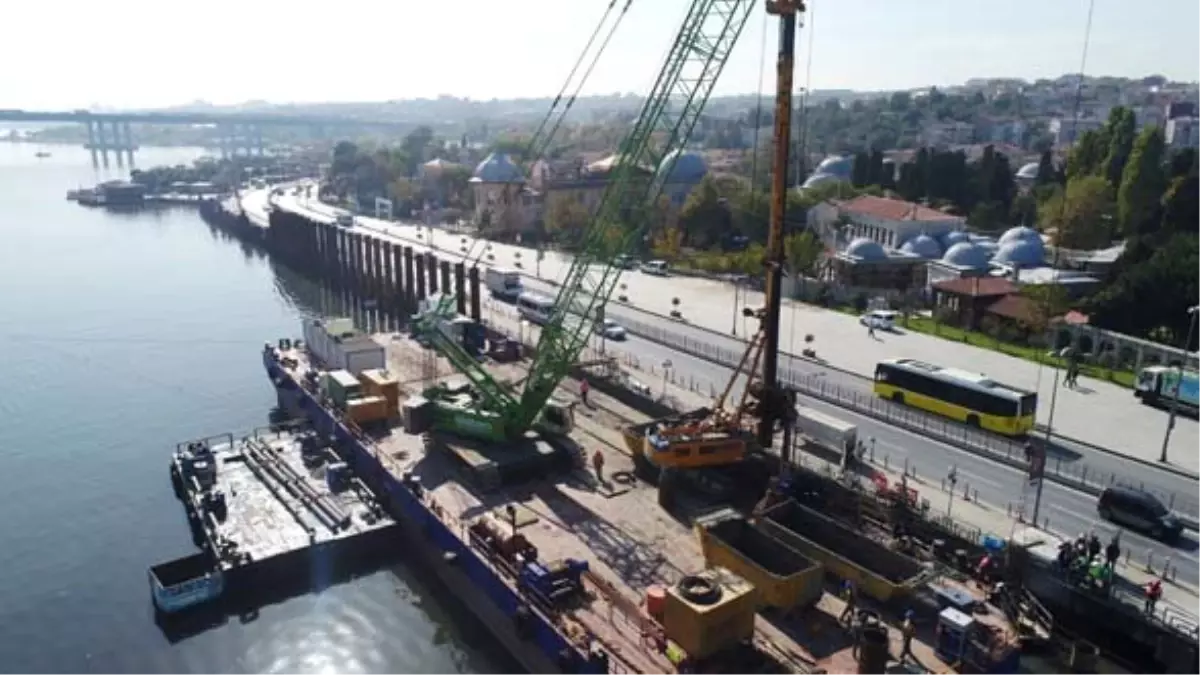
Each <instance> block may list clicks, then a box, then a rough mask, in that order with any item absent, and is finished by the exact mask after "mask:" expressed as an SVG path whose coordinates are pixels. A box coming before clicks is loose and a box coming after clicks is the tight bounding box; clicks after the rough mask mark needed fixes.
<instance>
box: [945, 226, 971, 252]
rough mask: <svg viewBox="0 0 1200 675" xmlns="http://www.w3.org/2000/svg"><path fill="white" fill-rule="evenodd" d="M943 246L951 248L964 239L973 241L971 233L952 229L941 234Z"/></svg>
mask: <svg viewBox="0 0 1200 675" xmlns="http://www.w3.org/2000/svg"><path fill="white" fill-rule="evenodd" d="M941 240H942V246H944V247H945V248H946V250H949V249H950V247H952V246H954V245H955V244H961V243H962V242H964V241H971V235H969V234H967V233H966V232H964V231H962V230H951V231H949V232H947V233H945V234H943V235H942V236H941Z"/></svg>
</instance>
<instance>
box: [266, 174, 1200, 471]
mask: <svg viewBox="0 0 1200 675" xmlns="http://www.w3.org/2000/svg"><path fill="white" fill-rule="evenodd" d="M256 193H257V195H256ZM266 195H267V192H266V191H250V192H247V193H246V194H245V195H244V197H243V205H244V207H245V208H247V210H251V209H255V208H262V207H261V206H259V205H260V204H263V203H264V201H265V199H266ZM276 200H277V203H278V204H279V205H280V206H281V207H283V208H288V209H294V210H297V211H299V212H310V213H315V214H319V215H321V216H323V217H324V219H326V220H332V218H333V216H334V215H335V214H336V212H337V210H336V209H334V208H333V207H330V206H328V205H326V204H322V203H320V202H318V201H317V200H315V199H311V200H305V199H303V198H301V197H297V196H294V195H284V196H283V197H278V198H276ZM356 223H357V224H356V228H358V229H360V230H362V231H364V232H374V233H377V234H386V235H388V236H390V237H394V238H397V239H400V240H403V241H405V242H407V243H409V244H411V245H414V246H416V247H417V248H426V247H431V248H433V249H434V250H437V251H439V252H442V253H448V254H451V255H461V250H462V248H463V247H464V246H465V247H466V248H467V249H468V250H473V252H474V253H478V252H479V250H480V249H482V247H483V244H480V245H479V247H475V241H474V240H473V239H472V238H471V237H469V236H464V235H461V234H457V233H451V232H447V231H444V230H439V229H437V228H432V229H431V228H428V227H425V226H420V225H414V224H405V223H394V222H386V221H381V220H377V219H374V218H368V217H363V216H358V217H357V218H356ZM418 235H419V237H418ZM490 246H491V248H490V250H489V253H490V254H491V255H492V259H491V260H490V261H489V260H486V258H485V260H484V262H485V263H487V264H493V265H496V266H501V267H510V268H511V267H515V266H516V264H517V263H518V262H519V263H520V264H521V271H522V272H523V273H525V274H526V275H528V276H529V277H530V278H531V281H530V286H531V287H532V288H535V289H538V290H543V289H544V290H545V291H546V292H553V290H554V289H553V284H554V283H555V282H556V281H557V280H558V279H560V278H562V276H563V275H564V274H565V272H566V269H567V266H568V265H569V264H570V256H568V255H566V254H563V253H559V252H555V251H548V252H546V253H545V255H544V259H543V260H542V261H541V263H540V265H539V263H538V262H537V252H536V251H535V250H533V249H530V248H527V247H521V246H514V245H509V244H499V243H494V242H493V243H490ZM538 280H541V281H542V282H543V283H540V284H539V283H538ZM621 283H622V284H623V288H622V290H620V291H618V294H624V295H627V296H628V297H629V298H630V300H631V301H632V302H631V303H629V304H620V303H616V302H614V303H612V304H610V307H609V316H611V317H612V318H614V319H615V320H617V321H621V320H622V319H624V318H626V317H628V318H629V319H630V320H631V321H630V323H634V322H636V323H637V324H641V325H647V326H652V327H654V328H656V329H659V330H662V331H665V332H669V333H672V334H677V335H684V336H686V337H687V339H688V340H690V341H693V342H695V343H700V344H708V345H711V346H713V347H714V348H716V349H724V350H731V351H735V352H738V351H741V350H742V349H743V348H744V347H743V343H741V342H740V340H739V339H736V338H734V337H733V336H732V330H733V328H734V323H735V322H737V324H738V325H737V330H738V335H739V336H744V335H746V328H749V327H750V326H749V325H748V324H743V322H742V321H741V319H738V318H736V315H735V303H736V306H737V307H741V306H743V305H745V304H749V305H751V306H758V305H761V304H762V302H763V299H762V294H761V293H757V292H754V291H745V290H743V291H742V292H740V293H737V297H738V299H737V300H736V301H735V288H734V287H733V285H732V284H729V283H725V282H721V281H716V280H711V279H704V278H697V277H688V276H670V277H657V276H652V275H647V274H643V273H641V272H636V271H632V272H626V273H625V274H624V276H623V277H622V279H621ZM674 299H678V300H679V303H678V305H674V304H673V302H672V301H673V300H674ZM675 307H677V308H678V309H679V311H680V312H681V313H682V314H683V316H684V318H685V319H686V323H683V322H678V321H673V320H671V319H669V318H667V316H666V315H667V314H668V313H669V312H670V311H671V310H672V309H673V308H675ZM805 335H812V336H813V338H814V341H813V343H812V345H811V346H812V347H813V348H815V349H816V351H817V354H818V356H819V357H820V363H819V364H812V363H810V364H808V367H809V368H810V369H813V370H817V371H820V372H822V373H823V376H824V377H828V378H829V379H830V381H838V382H846V383H847V384H850V383H851V382H852V381H856V382H853V385H854V386H857V387H859V388H863V387H865V386H866V384H867V383H866V382H864V381H863V378H867V379H869V378H870V377H871V376H872V374H873V372H874V368H875V364H876V363H877V362H879V361H880V360H883V359H887V358H894V357H907V358H915V359H921V360H925V361H929V362H932V363H937V364H941V365H945V366H952V367H956V368H962V369H966V370H971V371H976V372H983V373H986V374H988V375H990V376H992V377H995V378H996V379H999V380H1001V381H1004V382H1007V383H1010V384H1013V385H1015V386H1019V387H1023V388H1027V389H1031V390H1036V391H1038V392H1039V395H1040V397H1041V403H1040V405H1039V411H1038V413H1039V415H1038V418H1039V419H1038V422H1039V424H1041V425H1043V426H1045V425H1048V424H1050V423H1051V422H1052V427H1053V433H1054V434H1055V435H1058V436H1061V437H1063V438H1064V439H1071V440H1075V441H1079V442H1080V445H1081V447H1080V448H1079V451H1080V452H1084V451H1085V450H1086V446H1094V448H1093V450H1094V449H1095V448H1102V449H1104V450H1105V451H1108V452H1111V453H1115V454H1116V455H1118V456H1124V457H1127V458H1129V459H1133V460H1137V461H1139V462H1144V463H1150V464H1157V459H1158V456H1159V453H1160V450H1161V446H1162V439H1163V434H1164V431H1165V428H1166V421H1167V416H1166V413H1165V412H1163V411H1162V410H1158V409H1155V408H1149V407H1146V406H1143V405H1141V404H1140V403H1139V402H1138V401H1137V399H1135V398H1134V396H1133V393H1132V391H1130V390H1128V389H1125V388H1122V387H1119V386H1117V385H1115V384H1112V383H1109V382H1105V381H1100V380H1095V379H1092V378H1088V377H1083V376H1081V377H1080V380H1079V386H1077V387H1075V388H1073V389H1069V388H1066V387H1063V386H1061V382H1060V386H1059V387H1058V391H1057V395H1056V396H1055V395H1054V394H1053V391H1054V372H1053V370H1052V369H1051V368H1049V367H1039V366H1038V364H1035V363H1031V362H1029V361H1025V360H1023V359H1019V358H1016V357H1012V356H1008V355H1005V354H1001V353H998V352H993V351H988V350H984V349H979V348H977V347H972V346H970V345H966V344H962V343H959V342H954V341H949V340H943V339H940V338H937V337H933V336H929V335H924V334H919V333H912V332H906V331H903V330H902V329H901V330H899V331H897V332H896V333H877V334H876V335H875V336H870V335H868V334H867V331H866V329H865V328H864V327H862V326H861V325H860V324H859V322H858V319H857V318H856V317H853V316H849V315H846V314H844V313H841V312H837V311H834V310H827V309H824V308H819V307H815V306H812V305H807V304H804V303H799V302H793V301H788V302H786V304H785V307H784V310H783V317H782V322H781V340H780V342H781V344H782V345H783V348H784V349H785V350H786V351H788V352H790V353H793V354H795V353H798V352H799V350H800V349H802V348H803V346H804V336H805ZM794 363H795V364H796V365H797V367H801V364H802V363H803V361H802V360H801V359H795V360H794ZM1052 399H1055V401H1054V405H1053V409H1054V416H1053V420H1051V418H1050V413H1051V407H1052V406H1051V400H1052ZM1065 444H1066V445H1070V443H1069V441H1068V442H1066V443H1065ZM1198 447H1200V427H1198V425H1197V423H1196V421H1195V420H1193V419H1190V418H1186V417H1180V418H1179V419H1178V420H1177V427H1176V429H1175V431H1174V432H1173V435H1172V438H1171V444H1170V448H1169V459H1170V463H1169V464H1170V467H1172V468H1174V469H1177V470H1180V471H1181V472H1184V473H1187V474H1191V475H1194V474H1195V473H1196V472H1197V471H1200V453H1198V452H1197V448H1198ZM1132 472H1133V470H1132V469H1131V471H1130V473H1132Z"/></svg>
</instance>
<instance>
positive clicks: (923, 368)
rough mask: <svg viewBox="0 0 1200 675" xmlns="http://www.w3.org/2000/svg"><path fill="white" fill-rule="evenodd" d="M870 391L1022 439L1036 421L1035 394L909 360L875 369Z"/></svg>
mask: <svg viewBox="0 0 1200 675" xmlns="http://www.w3.org/2000/svg"><path fill="white" fill-rule="evenodd" d="M875 393H876V394H877V395H879V396H882V397H883V398H886V399H889V400H891V401H895V402H896V403H901V404H903V405H907V406H911V407H913V408H919V409H921V410H924V411H927V412H931V413H934V414H936V415H941V416H943V417H948V418H950V419H952V420H957V421H959V422H962V423H964V424H966V425H968V426H973V427H978V428H980V429H987V430H988V431H994V432H996V433H998V434H1004V435H1005V436H1024V435H1026V434H1028V433H1029V432H1030V431H1032V430H1033V425H1034V422H1035V421H1036V419H1037V393H1035V392H1032V391H1026V390H1024V389H1018V388H1017V387H1013V386H1010V385H1007V384H1001V383H999V382H997V381H995V380H993V379H991V378H990V377H988V376H987V375H983V374H980V373H971V372H967V371H965V370H958V369H955V368H943V367H941V366H937V365H934V364H931V363H925V362H924V361H917V360H914V359H888V360H886V361H880V362H879V364H878V365H876V366H875Z"/></svg>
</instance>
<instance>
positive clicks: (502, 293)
mask: <svg viewBox="0 0 1200 675" xmlns="http://www.w3.org/2000/svg"><path fill="white" fill-rule="evenodd" d="M483 283H484V285H485V286H487V289H488V291H490V292H491V294H492V297H493V298H497V299H499V300H503V301H504V302H516V301H517V298H518V297H519V296H520V295H521V292H522V291H523V290H524V289H523V288H522V286H521V275H520V274H519V273H518V272H515V271H513V270H510V269H505V268H503V267H489V268H487V270H486V271H485V272H484V273H483Z"/></svg>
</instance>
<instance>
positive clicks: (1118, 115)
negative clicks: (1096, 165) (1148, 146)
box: [1104, 106, 1137, 190]
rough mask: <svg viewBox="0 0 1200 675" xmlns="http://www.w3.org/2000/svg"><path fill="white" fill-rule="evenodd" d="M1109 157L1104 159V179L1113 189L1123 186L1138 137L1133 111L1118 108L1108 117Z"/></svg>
mask: <svg viewBox="0 0 1200 675" xmlns="http://www.w3.org/2000/svg"><path fill="white" fill-rule="evenodd" d="M1107 126H1108V129H1109V136H1110V138H1109V141H1108V156H1107V157H1105V158H1104V177H1105V178H1107V179H1108V182H1109V184H1110V185H1112V186H1113V189H1114V190H1115V189H1117V188H1118V187H1120V185H1121V178H1122V175H1123V174H1124V172H1125V163H1126V162H1127V161H1128V160H1129V154H1130V153H1131V152H1132V151H1133V139H1134V138H1135V137H1136V136H1137V120H1135V119H1134V115H1133V111H1132V110H1130V109H1128V108H1123V107H1121V106H1117V107H1116V108H1113V109H1112V112H1111V113H1109V116H1108V124H1107Z"/></svg>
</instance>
